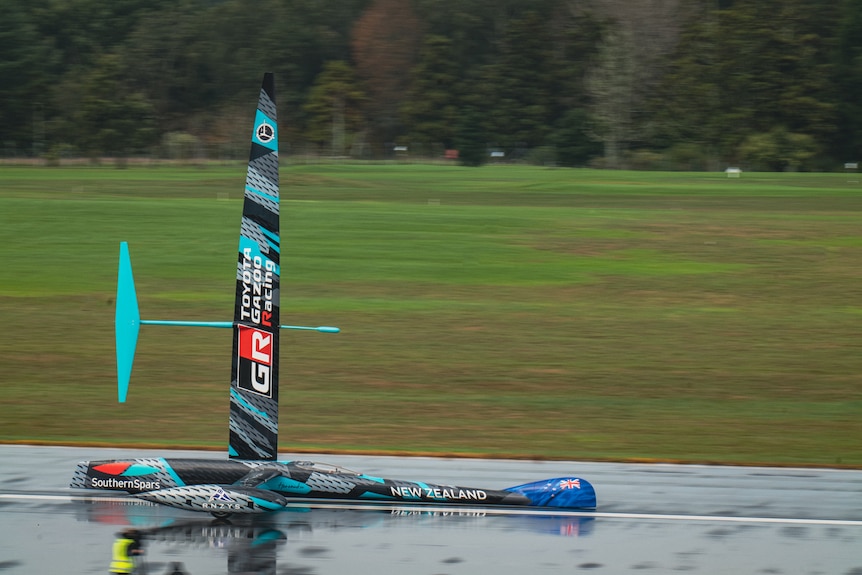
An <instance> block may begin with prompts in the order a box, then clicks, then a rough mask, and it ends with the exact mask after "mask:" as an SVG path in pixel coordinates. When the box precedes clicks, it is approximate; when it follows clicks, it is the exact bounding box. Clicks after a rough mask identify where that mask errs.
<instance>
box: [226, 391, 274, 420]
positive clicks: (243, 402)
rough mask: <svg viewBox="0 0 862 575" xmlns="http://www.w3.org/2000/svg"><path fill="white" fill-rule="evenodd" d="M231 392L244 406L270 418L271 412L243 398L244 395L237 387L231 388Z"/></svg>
mask: <svg viewBox="0 0 862 575" xmlns="http://www.w3.org/2000/svg"><path fill="white" fill-rule="evenodd" d="M230 394H231V396H233V397H235V398H236V400H237V401H238V402H239V404H240V405H242V406H243V407H244V408H246V409H248V410H249V411H253V412H254V413H257V414H258V415H260V416H261V417H264V418H266V419H269V414H267V413H266V412H265V411H261V410H259V409H258V408H256V407H255V406H253V405H252V404H250V403H249V402H247V401H246V400H245V399H243V397H242V396H241V395H240V394H239V392H238V391H237V390H236V389H233V388H231V390H230Z"/></svg>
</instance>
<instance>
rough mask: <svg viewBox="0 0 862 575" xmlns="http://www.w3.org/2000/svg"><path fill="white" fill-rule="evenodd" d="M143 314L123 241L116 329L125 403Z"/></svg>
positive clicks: (119, 393) (119, 378) (120, 387)
mask: <svg viewBox="0 0 862 575" xmlns="http://www.w3.org/2000/svg"><path fill="white" fill-rule="evenodd" d="M140 325H141V315H140V313H139V312H138V296H137V294H136V293H135V278H134V276H133V275H132V260H131V258H130V257H129V244H127V243H126V242H122V243H120V269H119V273H118V275H117V313H116V316H115V318H114V330H115V333H116V337H117V399H119V401H120V403H125V401H126V394H127V393H128V391H129V379H130V378H131V377H132V364H133V363H134V362H135V346H136V345H137V343H138V330H139V329H140Z"/></svg>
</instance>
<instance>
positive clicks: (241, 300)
mask: <svg viewBox="0 0 862 575" xmlns="http://www.w3.org/2000/svg"><path fill="white" fill-rule="evenodd" d="M278 186H279V183H278V120H277V113H276V101H275V82H274V79H273V75H272V74H265V75H264V79H263V85H262V86H261V90H260V98H259V101H258V106H257V113H256V114H255V122H254V130H253V131H252V137H251V150H250V152H249V163H248V172H247V175H246V184H245V199H244V200H243V213H242V222H241V226H240V238H239V252H238V258H237V271H236V303H235V306H234V339H233V362H232V369H231V395H230V449H229V455H230V457H231V458H234V459H246V460H257V461H273V460H275V458H276V456H277V453H278V350H279V345H278V343H279V342H278V330H279V328H278V326H279V321H280V313H279V307H280V304H279V297H280V275H281V259H280V255H281V254H280V229H279V187H278Z"/></svg>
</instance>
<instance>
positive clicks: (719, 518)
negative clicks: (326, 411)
mask: <svg viewBox="0 0 862 575" xmlns="http://www.w3.org/2000/svg"><path fill="white" fill-rule="evenodd" d="M3 499H7V500H13V501H14V500H17V501H65V502H73V501H89V502H93V501H101V502H108V503H134V504H138V505H141V506H154V505H156V504H154V503H151V502H149V501H141V500H140V499H136V498H133V497H123V496H111V495H96V496H92V495H35V494H28V493H20V494H18V493H0V500H3ZM290 507H309V508H312V509H343V510H354V511H367V510H370V509H386V510H390V511H405V512H423V511H425V512H436V513H453V514H458V513H482V514H484V515H519V516H539V517H549V516H550V517H594V518H596V519H638V520H654V521H703V522H724V523H771V524H778V525H828V526H843V527H862V520H847V519H802V518H791V517H733V516H729V515H676V514H667V515H663V514H660V513H603V512H600V511H568V510H565V509H554V508H547V507H541V508H528V509H522V508H517V507H472V506H466V505H464V506H462V505H458V506H442V505H392V504H386V503H359V502H357V503H344V502H338V501H333V502H329V501H320V500H303V501H296V500H293V501H291V502H290V503H289V504H288V508H290Z"/></svg>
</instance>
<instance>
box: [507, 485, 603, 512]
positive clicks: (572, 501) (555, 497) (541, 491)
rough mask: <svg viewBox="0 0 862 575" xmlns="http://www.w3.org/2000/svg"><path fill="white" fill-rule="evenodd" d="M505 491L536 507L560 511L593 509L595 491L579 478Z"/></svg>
mask: <svg viewBox="0 0 862 575" xmlns="http://www.w3.org/2000/svg"><path fill="white" fill-rule="evenodd" d="M506 491H510V492H512V493H520V494H521V495H524V496H525V497H527V498H528V499H529V500H530V502H531V505H535V506H536V507H558V508H562V509H595V508H596V490H595V488H593V486H592V484H590V482H589V481H587V480H586V479H581V478H580V477H556V478H554V479H546V480H544V481H535V482H533V483H525V484H523V485H517V486H515V487H509V488H508V489H506Z"/></svg>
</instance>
